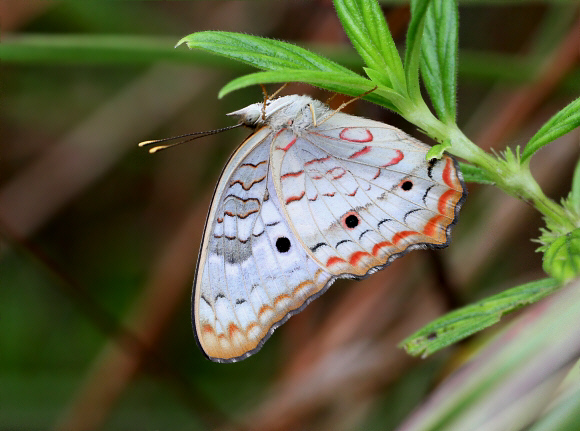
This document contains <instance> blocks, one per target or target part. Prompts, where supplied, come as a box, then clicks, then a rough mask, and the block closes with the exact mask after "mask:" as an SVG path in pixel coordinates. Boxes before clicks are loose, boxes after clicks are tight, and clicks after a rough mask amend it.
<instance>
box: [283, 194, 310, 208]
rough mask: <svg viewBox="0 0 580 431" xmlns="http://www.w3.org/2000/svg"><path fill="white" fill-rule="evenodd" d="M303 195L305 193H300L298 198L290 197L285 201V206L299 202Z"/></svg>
mask: <svg viewBox="0 0 580 431" xmlns="http://www.w3.org/2000/svg"><path fill="white" fill-rule="evenodd" d="M305 194H306V192H302V193H300V196H290V197H289V198H288V199H286V205H288V204H289V203H290V202H294V201H299V200H300V199H302V198H303V197H304V195H305Z"/></svg>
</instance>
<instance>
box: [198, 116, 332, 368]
mask: <svg viewBox="0 0 580 431" xmlns="http://www.w3.org/2000/svg"><path fill="white" fill-rule="evenodd" d="M271 142H272V132H271V130H270V129H269V128H267V127H265V128H262V129H260V130H259V131H257V132H256V133H255V134H253V135H252V136H251V137H250V138H248V140H247V141H246V142H244V143H243V144H242V145H241V146H240V148H239V149H238V150H237V151H236V153H234V155H233V156H232V157H231V159H230V161H229V162H228V164H227V166H226V167H225V169H224V171H223V173H222V176H221V178H220V181H219V183H218V186H217V188H216V192H215V194H214V199H213V202H212V205H211V209H210V212H209V215H208V218H207V221H206V227H205V231H204V237H203V242H202V245H201V253H200V256H199V260H198V264H197V271H196V279H195V281H194V290H193V298H192V314H193V316H192V318H193V319H192V320H193V325H194V332H195V334H196V340H197V342H198V344H199V346H200V347H201V349H202V350H203V352H204V353H205V354H206V356H207V357H208V358H209V359H211V360H213V361H216V362H233V361H237V360H241V359H244V358H246V357H247V356H249V355H251V354H253V353H254V352H256V351H257V350H259V349H260V348H261V346H262V344H263V343H264V342H265V341H266V339H267V338H268V337H269V336H270V335H271V333H272V332H273V331H274V329H275V328H277V327H278V326H279V325H281V324H282V323H284V322H285V321H286V320H287V319H288V318H289V317H290V316H291V315H292V314H294V313H296V312H298V311H299V310H301V308H302V307H304V306H305V305H306V304H307V303H309V302H310V301H311V300H313V299H314V298H315V297H317V296H318V295H320V294H321V293H322V292H323V291H324V289H325V288H327V287H328V285H329V281H330V278H331V276H330V274H329V273H328V272H326V271H324V270H323V269H321V267H320V266H319V265H318V264H317V263H316V262H315V261H314V260H313V259H312V258H311V257H310V256H309V255H308V253H307V252H306V251H304V249H303V248H302V247H301V246H300V244H299V242H298V241H297V240H296V238H295V236H294V234H293V233H292V230H291V229H290V227H289V225H288V223H287V222H286V220H285V217H284V215H283V214H284V213H283V212H282V211H281V210H280V202H279V200H278V198H277V196H276V191H275V188H274V185H273V181H272V175H271V173H270V167H269V156H270V145H271Z"/></svg>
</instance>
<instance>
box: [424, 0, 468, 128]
mask: <svg viewBox="0 0 580 431" xmlns="http://www.w3.org/2000/svg"><path fill="white" fill-rule="evenodd" d="M458 25H459V20H458V11H457V1H456V0H433V1H432V2H431V5H430V6H429V7H428V8H427V16H426V20H425V29H424V31H423V42H422V46H421V74H422V77H423V82H424V83H425V87H426V88H427V91H428V92H429V96H430V97H431V102H433V106H434V108H435V111H436V112H437V115H438V116H439V119H441V121H443V122H445V123H447V124H453V123H455V92H456V75H457V28H458Z"/></svg>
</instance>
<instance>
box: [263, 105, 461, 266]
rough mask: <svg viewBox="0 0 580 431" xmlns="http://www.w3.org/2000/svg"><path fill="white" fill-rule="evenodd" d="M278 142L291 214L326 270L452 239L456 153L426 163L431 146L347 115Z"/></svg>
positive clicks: (457, 196)
mask: <svg viewBox="0 0 580 431" xmlns="http://www.w3.org/2000/svg"><path fill="white" fill-rule="evenodd" d="M345 124H346V125H348V127H345V126H344V125H345ZM287 133H290V132H287ZM281 136H283V134H280V137H281ZM287 140H288V139H287V138H286V139H285V140H284V142H286V141H287ZM272 148H273V151H272V157H271V159H272V161H271V162H272V170H273V171H274V172H277V173H278V172H279V175H277V176H275V178H279V187H278V188H279V190H280V194H281V196H280V199H281V201H282V202H284V203H285V207H284V208H285V211H286V214H287V215H288V219H289V220H290V222H291V225H292V226H293V227H294V229H295V232H296V233H297V235H298V237H299V239H300V240H301V241H302V242H303V243H304V245H305V247H306V248H307V250H309V252H310V253H311V255H312V256H313V257H314V258H315V259H316V260H317V261H318V262H319V263H320V264H321V265H322V267H323V268H325V269H326V270H327V271H328V272H330V273H332V274H334V275H339V276H340V275H354V276H363V275H365V274H367V273H368V272H369V271H370V270H372V269H374V268H376V267H381V266H383V265H385V264H387V263H388V262H390V260H392V259H393V258H395V257H397V256H399V255H401V253H403V252H405V251H408V250H409V249H412V248H417V247H425V246H430V247H442V246H445V245H447V243H448V241H449V232H448V231H449V227H450V226H451V225H452V224H453V222H454V220H455V215H456V208H458V203H459V202H460V200H462V198H463V197H464V188H463V185H462V181H461V176H460V175H461V174H460V173H459V171H458V170H457V168H456V166H455V163H454V161H453V159H451V158H450V157H448V156H444V157H443V158H442V159H441V160H436V161H431V162H428V161H427V160H426V154H427V151H428V150H429V148H430V147H428V146H427V145H425V144H423V143H421V142H419V141H417V140H415V139H413V138H412V137H410V136H408V135H406V134H404V133H403V132H401V131H400V130H398V129H395V128H393V127H390V126H387V125H385V124H382V123H378V122H374V121H371V120H366V119H362V118H358V117H353V116H350V115H346V114H342V113H338V114H335V115H334V116H333V117H331V118H330V119H329V120H328V121H326V122H323V123H322V124H321V125H320V126H318V127H311V128H309V129H308V130H307V133H304V134H303V135H302V136H301V137H298V139H296V140H295V141H294V143H293V145H292V146H290V147H289V146H287V145H277V143H276V139H275V140H274V142H273V146H272Z"/></svg>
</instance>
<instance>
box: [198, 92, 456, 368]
mask: <svg viewBox="0 0 580 431" xmlns="http://www.w3.org/2000/svg"><path fill="white" fill-rule="evenodd" d="M230 115H234V116H237V117H239V118H240V121H241V122H243V123H244V124H245V125H247V126H250V127H252V128H256V129H257V130H256V131H255V133H254V134H252V135H251V136H250V137H249V138H248V139H246V141H245V142H244V143H243V144H242V145H241V146H240V147H239V148H238V150H237V151H236V152H235V153H234V154H233V155H232V157H231V158H230V160H229V162H228V164H227V165H226V167H225V169H224V171H223V172H222V175H221V178H220V181H219V183H218V185H217V187H216V191H215V195H214V199H213V202H212V205H211V208H210V212H209V215H208V219H207V222H206V227H205V232H204V237H203V241H202V247H201V253H200V256H199V259H198V265H197V272H196V279H195V281H194V289H193V304H192V306H193V310H192V311H193V326H194V331H195V334H196V339H197V341H198V344H199V345H200V347H201V348H202V350H203V351H204V353H205V354H206V356H207V357H208V358H209V359H211V360H213V361H216V362H233V361H237V360H241V359H244V358H246V357H248V356H249V355H251V354H253V353H255V352H256V351H257V350H259V349H260V348H261V346H262V344H263V343H264V342H265V340H266V339H267V338H268V337H269V336H270V335H271V334H272V332H273V331H274V329H275V328H277V327H278V326H280V325H281V324H282V323H284V322H285V321H286V320H287V319H288V318H289V317H290V316H291V315H292V314H295V313H297V312H299V311H300V310H302V309H303V308H304V307H305V306H306V305H307V304H309V303H310V302H311V301H312V300H313V299H315V298H316V297H318V296H320V294H322V293H323V292H324V291H325V290H326V289H327V288H328V287H329V286H330V284H331V283H332V282H333V281H334V280H335V279H336V278H338V277H351V278H360V277H364V276H366V275H368V274H370V273H372V272H374V271H376V270H378V269H381V268H382V267H384V266H386V265H388V264H389V263H390V262H391V261H392V260H393V259H395V258H396V257H399V256H401V255H402V254H404V253H406V252H408V251H410V250H412V249H415V248H426V247H433V248H437V247H444V246H446V245H447V244H448V243H449V240H450V237H449V234H450V229H451V226H452V225H453V224H454V223H455V221H456V218H457V213H458V211H459V208H460V206H461V204H462V202H463V200H464V198H465V196H466V193H467V192H466V189H465V186H464V184H463V181H462V178H461V173H460V172H459V170H458V168H457V164H456V162H455V161H454V160H453V159H452V158H451V157H449V156H444V157H443V158H442V159H440V160H437V161H431V162H428V161H427V160H426V154H427V151H428V150H429V148H430V147H429V146H427V145H425V144H423V143H421V142H419V141H417V140H415V139H414V138H412V137H410V136H408V135H406V134H405V133H403V132H402V131H400V130H398V129H396V128H394V127H391V126H388V125H386V124H383V123H379V122H376V121H372V120H368V119H364V118H360V117H355V116H351V115H347V114H344V113H341V112H334V111H332V110H331V109H330V108H328V107H327V106H326V105H324V104H323V103H321V102H319V101H317V100H314V99H311V98H310V97H308V96H297V95H293V96H284V97H280V98H278V99H275V100H273V101H269V102H267V103H266V105H264V104H263V103H256V104H253V105H250V106H248V107H246V108H244V109H241V110H239V111H236V112H233V113H231V114H230Z"/></svg>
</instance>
